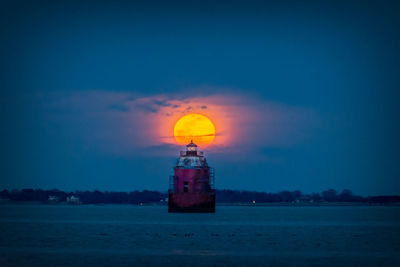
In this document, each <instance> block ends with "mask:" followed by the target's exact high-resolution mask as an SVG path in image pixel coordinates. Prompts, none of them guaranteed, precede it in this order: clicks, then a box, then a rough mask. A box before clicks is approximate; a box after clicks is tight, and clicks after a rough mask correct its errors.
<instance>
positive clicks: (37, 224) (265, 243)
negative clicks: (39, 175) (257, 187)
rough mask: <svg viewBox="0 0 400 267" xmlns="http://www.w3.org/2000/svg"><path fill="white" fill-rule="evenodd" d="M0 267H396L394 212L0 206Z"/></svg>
mask: <svg viewBox="0 0 400 267" xmlns="http://www.w3.org/2000/svg"><path fill="white" fill-rule="evenodd" d="M0 214H1V217H0V266H88V265H90V266H132V265H134V266H152V265H163V266H172V265H174V266H400V207H385V206H310V207H297V206H245V207H242V206H217V211H216V213H211V214H194V213H190V214H184V213H168V212H167V207H166V206H135V205H103V206H100V205H76V206H72V205H71V206H70V205H39V204H36V205H35V204H33V205H25V204H11V205H9V204H2V205H0Z"/></svg>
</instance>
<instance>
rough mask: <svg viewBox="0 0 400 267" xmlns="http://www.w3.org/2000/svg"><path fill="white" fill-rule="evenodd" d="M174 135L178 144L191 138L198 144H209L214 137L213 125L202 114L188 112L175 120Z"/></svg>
mask: <svg viewBox="0 0 400 267" xmlns="http://www.w3.org/2000/svg"><path fill="white" fill-rule="evenodd" d="M174 137H175V140H176V142H178V143H179V144H187V143H189V142H190V141H191V140H193V142H195V143H196V144H198V145H209V144H211V143H212V142H213V140H214V138H215V126H214V124H213V123H212V122H211V120H210V119H209V118H207V117H206V116H204V115H201V114H188V115H185V116H183V117H182V118H180V119H179V120H178V121H177V122H176V124H175V127H174Z"/></svg>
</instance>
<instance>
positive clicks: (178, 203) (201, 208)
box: [168, 192, 215, 212]
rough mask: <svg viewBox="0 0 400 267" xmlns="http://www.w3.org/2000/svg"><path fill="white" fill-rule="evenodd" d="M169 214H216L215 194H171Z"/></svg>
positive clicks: (169, 196)
mask: <svg viewBox="0 0 400 267" xmlns="http://www.w3.org/2000/svg"><path fill="white" fill-rule="evenodd" d="M168 212H215V193H214V192H193V193H189V192H181V193H169V195H168Z"/></svg>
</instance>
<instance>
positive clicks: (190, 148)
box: [186, 140, 197, 156]
mask: <svg viewBox="0 0 400 267" xmlns="http://www.w3.org/2000/svg"><path fill="white" fill-rule="evenodd" d="M186 154H187V155H190V156H197V145H196V144H195V143H193V140H191V141H190V143H189V144H188V145H186Z"/></svg>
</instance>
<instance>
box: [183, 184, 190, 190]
mask: <svg viewBox="0 0 400 267" xmlns="http://www.w3.org/2000/svg"><path fill="white" fill-rule="evenodd" d="M183 192H189V184H188V182H183Z"/></svg>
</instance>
